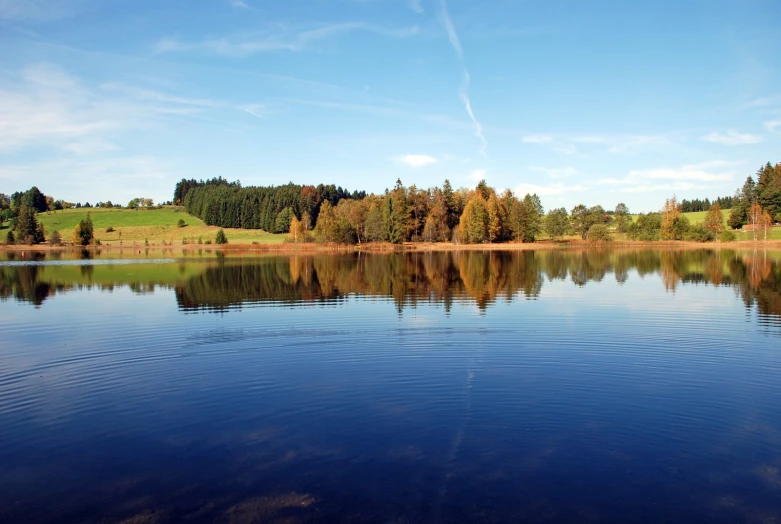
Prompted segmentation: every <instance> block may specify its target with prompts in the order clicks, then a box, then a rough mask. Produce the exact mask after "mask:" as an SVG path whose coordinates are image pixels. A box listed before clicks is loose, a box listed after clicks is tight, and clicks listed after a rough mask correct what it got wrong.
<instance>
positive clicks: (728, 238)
mask: <svg viewBox="0 0 781 524" xmlns="http://www.w3.org/2000/svg"><path fill="white" fill-rule="evenodd" d="M736 239H737V236H735V233H733V232H732V231H729V230H726V231H722V232H721V233H720V234H719V242H734V241H735V240H736Z"/></svg>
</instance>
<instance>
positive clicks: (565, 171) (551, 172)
mask: <svg viewBox="0 0 781 524" xmlns="http://www.w3.org/2000/svg"><path fill="white" fill-rule="evenodd" d="M526 169H528V170H529V171H533V172H535V173H543V174H545V175H547V176H548V177H550V178H554V179H556V178H569V177H571V176H573V175H577V174H578V170H577V169H575V168H574V167H571V166H570V167H543V166H527V167H526Z"/></svg>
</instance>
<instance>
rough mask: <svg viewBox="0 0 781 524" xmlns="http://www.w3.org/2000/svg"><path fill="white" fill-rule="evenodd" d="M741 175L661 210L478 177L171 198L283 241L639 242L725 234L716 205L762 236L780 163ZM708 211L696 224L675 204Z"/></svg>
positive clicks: (213, 218)
mask: <svg viewBox="0 0 781 524" xmlns="http://www.w3.org/2000/svg"><path fill="white" fill-rule="evenodd" d="M756 177H757V181H756V182H754V178H752V177H749V178H748V179H747V181H746V183H745V184H744V186H743V187H742V188H741V189H739V190H738V191H737V192H736V193H735V195H734V196H731V197H719V198H716V199H714V200H712V201H711V200H710V199H708V198H706V199H693V200H686V199H684V200H682V201H678V199H677V198H676V197H675V196H673V197H672V198H669V199H667V200H666V201H665V203H664V205H663V206H662V209H661V210H660V211H659V212H653V213H647V214H640V215H637V216H636V217H632V216H631V215H630V210H629V209H628V208H627V206H626V205H624V204H623V203H620V204H618V205H617V206H616V207H615V209H604V208H603V207H602V206H600V205H595V206H586V205H584V204H579V205H577V206H575V207H573V208H572V209H571V210H569V211H568V210H567V209H565V208H555V209H550V210H548V211H547V212H545V210H544V208H543V204H542V201H541V200H540V198H539V197H538V196H537V195H536V194H527V195H524V196H520V195H516V194H514V193H513V192H512V191H510V190H509V189H507V190H504V191H502V192H501V193H500V192H498V191H497V190H496V189H494V188H492V187H490V186H488V185H487V184H486V182H485V181H484V180H483V181H481V182H479V183H478V184H477V186H476V187H475V188H474V189H468V188H459V189H454V188H453V187H452V186H451V184H450V182H449V181H448V180H445V182H444V183H443V184H442V187H433V188H427V189H424V188H418V187H417V186H415V185H412V186H409V187H405V186H404V185H403V184H402V182H401V181H400V180H397V181H396V185H395V186H394V187H393V188H392V189H388V190H386V191H385V192H384V193H383V194H380V195H375V194H371V195H366V193H365V192H353V193H349V192H348V191H346V190H342V189H341V188H335V187H334V186H332V185H331V186H323V185H320V186H317V187H314V186H298V185H295V184H292V183H291V184H287V185H284V186H278V187H265V188H263V187H246V188H244V187H242V186H241V184H240V183H239V182H234V183H230V182H227V181H226V180H224V179H222V178H218V179H213V180H211V181H207V182H203V181H201V182H196V181H194V180H189V181H188V180H182V181H181V182H179V184H177V186H176V190H175V192H174V202H181V203H183V204H184V205H185V207H186V209H187V211H188V212H189V213H191V214H193V215H195V216H198V217H200V218H201V219H202V220H204V221H205V222H206V223H207V224H210V225H217V226H222V227H243V228H261V229H265V230H266V231H270V232H275V233H285V232H287V233H288V234H289V239H288V241H290V242H311V241H317V242H325V243H345V244H361V243H364V242H390V243H397V244H398V243H403V242H453V243H468V244H479V243H497V242H534V241H536V240H538V239H540V238H542V237H543V236H544V237H547V238H550V239H552V240H557V239H560V238H562V237H564V236H567V235H575V236H578V237H580V238H581V239H583V240H590V241H594V242H601V241H609V240H611V239H612V238H613V236H614V234H615V233H619V234H622V235H625V236H626V238H628V239H631V240H639V241H654V240H690V241H698V242H708V241H712V240H716V239H718V240H721V241H730V240H734V239H735V236H734V234H732V233H731V232H730V231H729V229H728V228H727V227H726V226H725V223H724V219H723V215H722V210H724V209H731V210H732V211H731V214H730V217H729V220H728V224H727V225H728V226H729V228H731V229H740V228H742V227H744V226H746V225H748V226H749V228H751V229H752V230H753V231H754V239H755V240H758V239H760V236H761V235H763V234H764V236H765V238H766V237H767V233H768V231H769V229H770V227H771V226H772V224H773V223H774V222H778V221H781V164H776V165H775V166H774V165H771V164H770V163H769V162H768V163H767V164H766V165H764V166H762V167H761V168H760V169H759V170H758V171H757V173H756ZM697 211H706V212H707V215H706V219H705V221H704V222H703V223H702V224H691V223H690V222H689V220H688V218H687V217H686V216H684V215H683V213H688V212H697Z"/></svg>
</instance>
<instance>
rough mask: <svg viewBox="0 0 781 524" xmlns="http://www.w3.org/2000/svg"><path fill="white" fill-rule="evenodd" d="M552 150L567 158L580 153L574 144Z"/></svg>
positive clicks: (555, 147)
mask: <svg viewBox="0 0 781 524" xmlns="http://www.w3.org/2000/svg"><path fill="white" fill-rule="evenodd" d="M551 149H553V150H554V151H556V152H557V153H561V154H562V155H567V156H573V155H577V154H578V153H579V152H580V151H579V150H578V148H577V147H575V146H574V145H572V144H566V145H561V146H554V147H552V148H551Z"/></svg>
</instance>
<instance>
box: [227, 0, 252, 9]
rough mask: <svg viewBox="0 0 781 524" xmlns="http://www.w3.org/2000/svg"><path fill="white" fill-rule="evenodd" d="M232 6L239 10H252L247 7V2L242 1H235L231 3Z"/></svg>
mask: <svg viewBox="0 0 781 524" xmlns="http://www.w3.org/2000/svg"><path fill="white" fill-rule="evenodd" d="M231 5H232V6H233V7H237V8H239V9H249V8H250V7H249V6H248V5H247V4H246V3H245V2H243V1H242V0H233V1H232V2H231Z"/></svg>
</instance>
